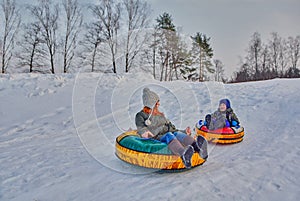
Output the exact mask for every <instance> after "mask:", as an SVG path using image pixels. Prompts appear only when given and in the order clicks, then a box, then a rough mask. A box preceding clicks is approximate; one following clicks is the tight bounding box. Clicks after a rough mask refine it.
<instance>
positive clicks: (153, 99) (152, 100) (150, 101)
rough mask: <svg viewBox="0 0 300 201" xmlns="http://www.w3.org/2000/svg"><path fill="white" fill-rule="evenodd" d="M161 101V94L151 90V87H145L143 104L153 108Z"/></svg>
mask: <svg viewBox="0 0 300 201" xmlns="http://www.w3.org/2000/svg"><path fill="white" fill-rule="evenodd" d="M157 101H159V96H158V95H157V94H156V93H154V92H153V91H150V89H149V88H147V87H146V88H144V90H143V104H144V106H146V107H149V108H153V107H154V106H155V104H156V103H157Z"/></svg>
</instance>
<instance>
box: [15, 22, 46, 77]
mask: <svg viewBox="0 0 300 201" xmlns="http://www.w3.org/2000/svg"><path fill="white" fill-rule="evenodd" d="M41 29H42V28H41V25H40V23H39V22H35V23H29V24H27V25H24V34H23V36H22V38H21V40H20V41H19V42H18V45H19V46H20V47H21V50H20V52H19V54H18V58H19V60H20V65H21V66H28V67H29V72H30V73H31V72H33V71H39V72H43V69H40V68H41V67H43V66H44V65H43V64H44V62H43V60H44V59H45V58H46V51H45V49H43V48H42V44H43V41H42V32H41Z"/></svg>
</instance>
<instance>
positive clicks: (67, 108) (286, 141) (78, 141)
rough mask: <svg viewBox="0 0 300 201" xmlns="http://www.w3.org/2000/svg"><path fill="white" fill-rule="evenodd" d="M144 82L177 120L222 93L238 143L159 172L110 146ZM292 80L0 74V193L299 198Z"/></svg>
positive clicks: (200, 112)
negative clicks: (182, 167)
mask: <svg viewBox="0 0 300 201" xmlns="http://www.w3.org/2000/svg"><path fill="white" fill-rule="evenodd" d="M144 86H148V87H149V88H150V89H152V90H154V91H156V92H157V93H158V94H159V95H160V100H161V109H162V110H163V111H164V112H165V114H166V115H167V116H168V117H169V119H170V120H171V121H173V122H174V123H175V124H176V125H177V127H180V128H185V127H186V126H193V125H194V124H195V123H196V121H197V120H198V119H199V118H203V117H204V115H205V114H206V113H209V112H213V111H214V110H215V109H216V107H217V104H218V100H219V99H220V98H223V97H228V98H229V99H230V100H231V102H232V106H233V108H234V110H235V112H236V113H237V115H238V117H239V118H240V121H241V122H242V124H243V126H244V127H245V131H246V135H245V138H244V141H243V142H242V143H239V144H234V145H228V146H220V145H218V146H216V145H212V144H209V158H208V160H207V162H206V163H205V164H204V165H202V166H200V167H196V168H194V169H192V170H189V171H183V172H179V173H161V172H159V173H158V172H155V171H153V170H149V169H144V168H139V167H135V166H132V165H130V164H127V163H125V162H123V161H120V160H119V159H118V158H117V157H116V156H115V154H114V143H115V138H116V137H117V136H118V135H119V134H120V133H122V132H123V131H124V130H126V129H128V128H130V127H131V128H134V115H135V113H136V112H138V111H139V110H140V109H141V107H142V102H141V93H142V89H143V87H144ZM299 92H300V79H293V80H280V79H276V80H271V81H264V82H255V83H254V82H253V83H243V84H231V85H222V84H219V83H213V82H211V83H186V82H183V81H176V82H168V83H165V82H164V83H160V82H157V81H155V80H153V79H151V78H149V76H148V75H145V74H134V75H133V74H128V75H118V76H116V75H103V74H78V75H36V74H32V75H30V74H12V75H0V200H1V201H2V200H3V201H4V200H5V201H6V200H20V201H24V200H25V201H53V200H62V201H65V200H70V201H71V200H72V201H73V200H78V201H82V200H95V201H98V200H103V201H104V200H109V201H110V200H117V201H119V200H139V201H141V200H147V201H149V200H155V201H156V200H300V191H299V189H300V181H299V177H300V169H299V167H300V160H299V159H300V138H299V130H300V105H299V100H300V93H299Z"/></svg>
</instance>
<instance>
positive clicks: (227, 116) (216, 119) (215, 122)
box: [208, 108, 239, 130]
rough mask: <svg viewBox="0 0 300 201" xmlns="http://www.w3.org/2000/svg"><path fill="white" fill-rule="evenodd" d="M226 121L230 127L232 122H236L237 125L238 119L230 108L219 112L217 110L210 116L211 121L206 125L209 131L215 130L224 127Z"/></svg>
mask: <svg viewBox="0 0 300 201" xmlns="http://www.w3.org/2000/svg"><path fill="white" fill-rule="evenodd" d="M226 120H227V121H228V123H229V124H230V126H232V121H236V122H237V123H238V124H239V119H238V118H237V116H236V114H235V113H234V112H233V109H232V108H228V109H227V110H226V111H224V112H221V111H220V110H219V109H218V110H217V111H216V112H214V113H213V114H212V115H211V121H210V124H209V125H208V128H209V129H210V130H216V129H219V128H224V127H226Z"/></svg>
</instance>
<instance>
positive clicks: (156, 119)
mask: <svg viewBox="0 0 300 201" xmlns="http://www.w3.org/2000/svg"><path fill="white" fill-rule="evenodd" d="M149 116H150V115H149V114H148V113H146V112H144V111H143V110H142V111H140V112H139V113H137V114H136V116H135V124H136V127H137V132H138V134H139V135H142V134H143V133H145V132H146V131H150V132H151V133H152V134H153V135H154V136H155V137H154V138H155V139H158V140H159V139H160V138H161V137H162V136H163V135H164V134H166V133H167V132H175V131H178V129H176V127H175V126H174V125H173V124H172V123H171V122H170V121H169V120H168V119H167V118H166V117H165V116H164V115H163V114H156V115H152V116H151V117H150V119H149V120H150V121H151V125H148V126H147V125H146V124H145V121H146V120H147V119H148V118H149Z"/></svg>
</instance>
